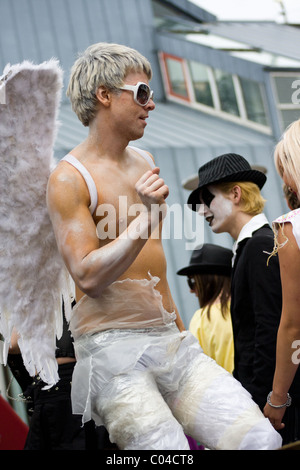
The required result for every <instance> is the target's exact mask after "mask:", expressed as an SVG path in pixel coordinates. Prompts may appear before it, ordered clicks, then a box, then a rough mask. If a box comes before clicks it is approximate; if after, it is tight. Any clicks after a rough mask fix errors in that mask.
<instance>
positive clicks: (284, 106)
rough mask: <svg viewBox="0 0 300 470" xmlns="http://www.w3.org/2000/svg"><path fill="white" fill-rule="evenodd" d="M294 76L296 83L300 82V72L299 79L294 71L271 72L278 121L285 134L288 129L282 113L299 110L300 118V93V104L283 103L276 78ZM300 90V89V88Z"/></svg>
mask: <svg viewBox="0 0 300 470" xmlns="http://www.w3.org/2000/svg"><path fill="white" fill-rule="evenodd" d="M293 76H294V77H295V80H294V81H296V80H300V71H299V73H298V77H299V78H297V72H296V70H294V71H278V72H271V73H270V78H271V87H272V92H273V96H274V99H275V105H276V109H277V116H278V121H279V125H280V130H281V132H284V130H285V129H286V124H285V123H284V121H283V115H282V112H281V111H289V110H297V109H299V116H300V92H299V103H298V104H295V103H293V102H290V103H281V102H280V101H279V96H278V90H277V85H276V80H275V78H276V77H293ZM299 88H300V86H299ZM295 91H296V89H295ZM292 94H293V93H292Z"/></svg>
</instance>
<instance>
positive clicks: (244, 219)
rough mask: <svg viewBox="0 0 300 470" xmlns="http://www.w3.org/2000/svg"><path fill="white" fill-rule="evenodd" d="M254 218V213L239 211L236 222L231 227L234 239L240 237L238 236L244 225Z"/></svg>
mask: <svg viewBox="0 0 300 470" xmlns="http://www.w3.org/2000/svg"><path fill="white" fill-rule="evenodd" d="M252 218H253V215H250V214H246V213H245V212H238V213H237V215H236V218H235V223H234V224H233V225H232V227H231V229H230V232H229V233H230V235H231V236H232V238H233V239H234V240H237V239H238V236H239V234H240V232H241V230H242V228H243V227H244V225H246V224H247V223H248V222H250V220H251V219H252Z"/></svg>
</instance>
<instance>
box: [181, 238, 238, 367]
mask: <svg viewBox="0 0 300 470" xmlns="http://www.w3.org/2000/svg"><path fill="white" fill-rule="evenodd" d="M231 258H232V251H231V250H229V249H228V248H224V247H222V246H219V245H213V244H212V243H204V244H203V245H202V246H199V247H196V248H195V250H194V251H193V252H192V256H191V258H190V263H189V265H188V266H186V267H184V268H182V269H180V270H179V271H177V274H178V275H180V276H187V281H188V285H189V287H190V290H191V292H192V293H194V294H195V295H196V296H197V298H198V301H199V306H200V308H199V309H198V310H196V312H195V313H194V315H193V317H192V319H191V321H190V324H189V330H190V331H191V333H192V334H193V335H194V336H195V337H196V338H197V339H198V341H199V343H200V345H201V347H202V349H203V351H204V353H205V354H207V355H208V356H210V357H212V358H213V359H214V360H215V361H216V362H217V363H218V364H219V365H220V366H221V367H223V368H224V369H226V370H227V371H228V372H230V373H232V370H233V334H232V324H231V316H230V288H231V279H230V278H231Z"/></svg>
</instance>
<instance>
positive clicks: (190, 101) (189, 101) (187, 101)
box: [158, 51, 272, 135]
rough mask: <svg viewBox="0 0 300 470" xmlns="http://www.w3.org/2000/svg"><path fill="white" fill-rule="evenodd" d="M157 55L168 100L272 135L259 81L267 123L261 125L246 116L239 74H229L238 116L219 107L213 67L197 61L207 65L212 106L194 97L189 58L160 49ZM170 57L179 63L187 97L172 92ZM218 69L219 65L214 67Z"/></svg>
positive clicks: (264, 97)
mask: <svg viewBox="0 0 300 470" xmlns="http://www.w3.org/2000/svg"><path fill="white" fill-rule="evenodd" d="M158 55H159V63H160V67H161V71H162V76H163V84H164V89H165V94H166V97H167V99H168V100H170V101H174V102H176V103H180V104H183V105H186V106H189V107H191V108H193V109H198V110H199V111H203V112H205V113H207V114H211V115H214V116H217V117H220V118H222V119H225V120H227V121H231V122H234V123H236V124H240V125H243V126H246V127H248V128H251V129H254V130H257V131H259V132H262V133H264V134H268V135H272V129H271V121H270V116H269V113H268V106H267V100H266V96H265V92H264V89H263V86H262V84H261V83H260V82H257V83H258V84H259V86H260V90H261V94H262V99H263V105H264V110H265V113H266V117H267V121H268V125H266V126H265V125H263V124H260V123H257V122H255V121H250V120H249V119H248V116H247V110H246V105H245V102H244V97H243V92H242V88H241V84H240V82H239V76H238V75H237V74H231V75H232V79H233V84H234V90H235V93H236V99H237V104H238V109H239V112H240V116H236V115H234V114H230V113H228V112H226V111H223V110H222V109H221V103H220V98H219V92H218V87H217V83H216V81H215V77H214V69H213V67H211V66H210V65H207V64H203V63H202V62H199V63H200V64H201V65H204V66H205V67H207V70H208V77H209V84H210V88H211V93H212V99H213V103H214V106H213V107H211V106H207V105H205V104H202V103H199V102H197V101H196V99H195V93H194V86H193V81H192V77H191V73H190V69H189V60H188V59H184V58H182V57H178V56H175V55H173V54H168V53H166V52H163V51H160V52H159V53H158ZM167 58H171V59H173V60H177V61H179V62H180V63H181V65H182V69H183V72H184V79H185V86H186V90H187V93H188V98H185V97H183V96H181V95H178V94H176V93H174V91H173V90H172V87H171V82H170V77H169V74H168V69H167V63H166V59H167ZM191 61H193V62H197V61H195V60H192V59H191ZM216 68H218V69H220V67H216Z"/></svg>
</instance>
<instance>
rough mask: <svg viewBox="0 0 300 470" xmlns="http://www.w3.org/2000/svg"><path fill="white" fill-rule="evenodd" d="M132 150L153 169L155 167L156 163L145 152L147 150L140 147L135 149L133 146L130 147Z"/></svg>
mask: <svg viewBox="0 0 300 470" xmlns="http://www.w3.org/2000/svg"><path fill="white" fill-rule="evenodd" d="M129 148H131V149H132V150H135V152H137V153H139V154H140V155H141V156H142V157H143V158H144V159H145V160H147V162H148V163H149V164H150V166H151V168H154V167H155V163H154V161H153V160H152V158H151V157H150V155H149V153H147V152H145V150H141V149H139V148H138V147H133V146H132V145H130V146H129Z"/></svg>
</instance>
